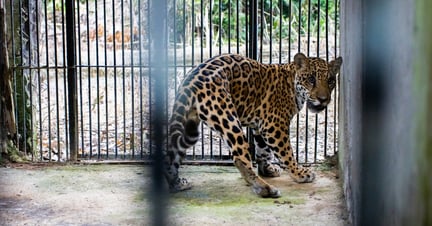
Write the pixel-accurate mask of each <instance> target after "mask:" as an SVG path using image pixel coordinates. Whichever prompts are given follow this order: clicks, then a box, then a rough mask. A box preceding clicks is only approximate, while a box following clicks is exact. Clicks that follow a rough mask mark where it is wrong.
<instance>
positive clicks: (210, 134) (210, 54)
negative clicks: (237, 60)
mask: <svg viewBox="0 0 432 226" xmlns="http://www.w3.org/2000/svg"><path fill="white" fill-rule="evenodd" d="M213 3H214V2H213V0H210V7H209V11H210V19H209V22H210V26H209V29H210V31H209V36H208V38H209V42H208V43H209V46H208V48H209V58H211V57H212V56H213ZM209 141H210V148H209V149H210V156H212V155H213V131H212V130H209ZM203 158H204V155H203Z"/></svg>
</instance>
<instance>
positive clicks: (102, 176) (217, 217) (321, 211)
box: [0, 165, 347, 225]
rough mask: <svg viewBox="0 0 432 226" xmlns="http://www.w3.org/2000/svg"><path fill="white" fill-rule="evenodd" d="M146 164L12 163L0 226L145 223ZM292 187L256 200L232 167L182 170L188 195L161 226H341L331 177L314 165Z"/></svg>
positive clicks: (1, 172) (1, 187)
mask: <svg viewBox="0 0 432 226" xmlns="http://www.w3.org/2000/svg"><path fill="white" fill-rule="evenodd" d="M150 170H151V168H150V166H139V165H73V166H71V165H67V166H56V165H54V166H39V165H36V166H35V165H12V166H9V167H3V168H0V179H1V181H0V225H149V224H150V223H151V217H150V214H151V213H152V210H153V206H152V203H150V202H149V200H151V199H150V195H149V192H148V190H149V189H148V188H149V187H150V184H151V181H150V175H151V174H150V172H151V171H150ZM314 170H315V172H316V173H317V177H316V180H315V181H314V182H313V183H310V184H297V183H295V182H293V181H292V179H291V178H290V177H289V176H288V175H287V173H284V174H283V176H282V177H279V178H269V179H267V181H268V182H270V183H271V184H273V185H275V186H277V187H278V188H279V189H280V190H281V192H282V197H281V198H278V199H263V198H260V197H258V196H256V195H255V194H254V193H253V192H252V190H251V189H250V187H248V186H246V183H245V182H244V180H243V179H242V178H241V177H240V173H239V172H238V171H237V169H236V168H234V167H231V166H183V167H182V168H181V174H182V176H184V177H187V178H188V179H189V180H190V181H191V182H193V184H194V187H193V188H192V189H191V190H188V191H184V192H180V193H176V194H171V195H169V197H170V199H169V202H168V206H167V213H168V216H167V218H166V219H167V220H166V223H167V225H347V221H346V219H347V216H346V212H345V208H344V200H343V196H342V191H341V190H342V189H341V186H340V181H339V179H337V176H336V173H335V172H334V171H332V170H328V169H324V167H314Z"/></svg>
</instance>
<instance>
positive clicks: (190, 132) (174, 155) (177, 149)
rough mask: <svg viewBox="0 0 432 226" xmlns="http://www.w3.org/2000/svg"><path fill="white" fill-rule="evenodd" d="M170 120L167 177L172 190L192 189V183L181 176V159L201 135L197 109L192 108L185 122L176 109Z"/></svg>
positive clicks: (166, 158) (166, 164)
mask: <svg viewBox="0 0 432 226" xmlns="http://www.w3.org/2000/svg"><path fill="white" fill-rule="evenodd" d="M174 112H175V113H174V114H173V116H172V119H171V122H170V140H169V142H170V144H169V150H168V152H167V153H166V155H165V160H164V162H165V177H166V179H167V181H168V185H169V189H170V192H178V191H183V190H187V189H190V188H191V187H192V184H191V183H189V182H188V180H187V179H186V178H181V177H179V172H178V170H179V167H180V164H181V160H182V159H183V157H184V156H185V155H186V150H187V149H188V148H190V147H191V146H193V145H194V144H195V143H196V142H197V141H198V137H199V132H198V126H199V119H198V117H197V116H196V111H195V110H193V109H192V110H191V111H190V112H189V114H188V115H187V117H186V119H185V120H184V121H185V122H182V120H179V119H181V117H182V115H178V114H179V113H178V112H179V111H174Z"/></svg>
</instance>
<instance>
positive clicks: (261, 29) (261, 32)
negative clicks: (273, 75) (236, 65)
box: [255, 0, 266, 63]
mask: <svg viewBox="0 0 432 226" xmlns="http://www.w3.org/2000/svg"><path fill="white" fill-rule="evenodd" d="M259 5H260V12H259V14H260V29H259V31H260V34H259V35H260V46H259V56H257V57H259V58H258V59H259V61H260V62H261V63H262V62H263V60H264V59H263V39H264V29H266V28H265V27H264V1H263V0H261V1H260V4H259ZM255 26H258V25H257V24H256V25H255ZM257 30H258V28H257Z"/></svg>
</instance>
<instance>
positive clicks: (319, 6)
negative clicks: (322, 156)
mask: <svg viewBox="0 0 432 226" xmlns="http://www.w3.org/2000/svg"><path fill="white" fill-rule="evenodd" d="M317 4H318V12H317V14H318V15H317V26H316V28H317V44H316V51H317V53H316V54H317V57H320V22H321V17H320V16H321V14H320V11H321V2H320V1H318V3H317ZM325 118H327V108H326V110H325ZM324 130H327V128H324ZM326 139H327V136H326V135H325V138H324V140H326ZM324 142H325V141H324ZM317 153H318V114H315V146H314V161H313V162H314V163H316V162H317Z"/></svg>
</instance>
